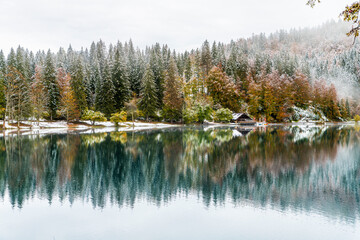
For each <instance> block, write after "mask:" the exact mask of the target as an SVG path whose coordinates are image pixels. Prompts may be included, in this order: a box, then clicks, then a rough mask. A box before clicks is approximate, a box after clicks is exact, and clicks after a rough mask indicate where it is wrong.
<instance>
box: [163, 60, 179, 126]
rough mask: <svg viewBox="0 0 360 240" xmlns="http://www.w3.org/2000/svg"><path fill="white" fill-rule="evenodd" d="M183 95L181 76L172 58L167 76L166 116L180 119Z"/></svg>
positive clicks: (171, 118) (165, 94)
mask: <svg viewBox="0 0 360 240" xmlns="http://www.w3.org/2000/svg"><path fill="white" fill-rule="evenodd" d="M182 105H183V97H182V94H181V78H180V77H179V75H178V72H177V67H176V63H175V60H174V58H173V57H171V58H170V64H169V68H168V70H167V71H166V77H165V93H164V116H165V118H167V119H170V120H171V121H173V120H178V119H179V118H180V116H181V110H182Z"/></svg>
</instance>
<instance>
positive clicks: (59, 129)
mask: <svg viewBox="0 0 360 240" xmlns="http://www.w3.org/2000/svg"><path fill="white" fill-rule="evenodd" d="M179 126H182V125H175V124H166V123H146V122H134V124H133V123H132V122H123V123H121V124H119V126H118V127H116V126H115V124H114V123H112V122H96V123H95V124H94V125H92V124H91V122H90V121H81V122H78V123H70V124H68V123H67V122H66V121H54V122H49V121H40V122H39V124H38V123H37V122H33V121H22V122H21V125H20V127H19V128H18V127H17V126H15V124H12V125H10V124H9V123H8V122H6V123H5V129H3V130H2V134H1V133H0V136H1V135H3V136H8V135H14V134H19V135H30V134H40V135H43V134H64V133H71V132H78V133H102V132H111V131H140V130H149V129H162V128H170V127H179Z"/></svg>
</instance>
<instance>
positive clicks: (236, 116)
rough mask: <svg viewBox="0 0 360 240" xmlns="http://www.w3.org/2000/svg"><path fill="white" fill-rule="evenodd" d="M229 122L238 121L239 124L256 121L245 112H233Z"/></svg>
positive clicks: (248, 123)
mask: <svg viewBox="0 0 360 240" xmlns="http://www.w3.org/2000/svg"><path fill="white" fill-rule="evenodd" d="M232 116H233V118H232V119H231V122H233V123H238V124H240V125H255V124H256V121H255V120H254V119H252V118H251V117H250V116H249V115H247V114H246V113H233V115H232Z"/></svg>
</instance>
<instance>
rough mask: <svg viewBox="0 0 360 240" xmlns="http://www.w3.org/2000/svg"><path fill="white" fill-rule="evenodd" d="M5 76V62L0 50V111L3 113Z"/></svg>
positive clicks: (4, 105)
mask: <svg viewBox="0 0 360 240" xmlns="http://www.w3.org/2000/svg"><path fill="white" fill-rule="evenodd" d="M5 76H6V61H5V56H4V53H3V51H2V50H0V110H1V109H2V111H4V109H5V107H6V96H5V87H6V85H5V84H6V82H5Z"/></svg>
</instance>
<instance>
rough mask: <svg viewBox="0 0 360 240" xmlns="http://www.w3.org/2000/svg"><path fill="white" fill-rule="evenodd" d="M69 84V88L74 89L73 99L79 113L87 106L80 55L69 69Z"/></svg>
mask: <svg viewBox="0 0 360 240" xmlns="http://www.w3.org/2000/svg"><path fill="white" fill-rule="evenodd" d="M70 85H71V89H72V90H73V91H74V94H75V99H76V102H77V105H78V107H79V111H80V114H81V113H82V111H84V110H85V109H86V107H87V101H86V87H85V74H84V66H83V62H82V60H81V58H80V56H78V57H77V58H76V60H75V63H74V66H73V67H72V69H71V80H70Z"/></svg>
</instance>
